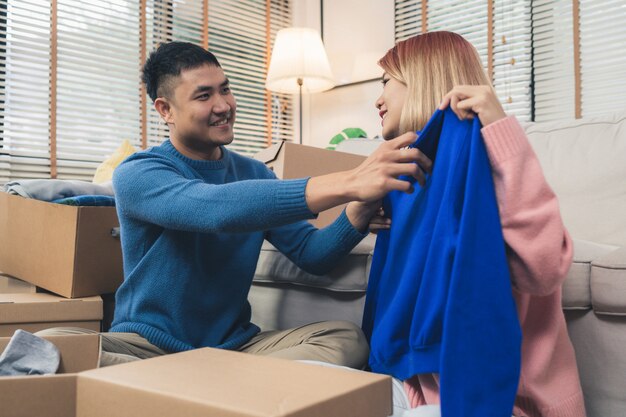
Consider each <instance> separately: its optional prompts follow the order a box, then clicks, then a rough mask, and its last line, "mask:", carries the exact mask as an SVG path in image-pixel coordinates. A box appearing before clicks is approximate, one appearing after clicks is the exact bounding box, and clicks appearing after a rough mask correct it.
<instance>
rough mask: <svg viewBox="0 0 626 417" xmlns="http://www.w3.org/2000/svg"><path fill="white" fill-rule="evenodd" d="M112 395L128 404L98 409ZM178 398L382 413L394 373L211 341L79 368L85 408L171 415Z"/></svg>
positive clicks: (242, 406) (247, 407)
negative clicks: (234, 348)
mask: <svg viewBox="0 0 626 417" xmlns="http://www.w3.org/2000/svg"><path fill="white" fill-rule="evenodd" d="M120 396H121V397H120ZM112 398H115V400H116V401H117V402H119V403H121V404H124V407H111V408H109V409H107V410H101V411H98V409H99V408H102V407H98V405H99V404H104V403H106V402H107V401H109V400H111V399H112ZM173 404H175V408H176V410H177V411H176V414H177V415H201V414H203V415H219V416H250V417H256V416H283V417H288V416H292V417H295V416H302V417H304V416H313V415H314V416H325V417H340V416H341V417H344V416H360V417H382V416H387V415H389V414H390V412H391V408H392V407H391V379H390V378H389V377H388V376H385V375H379V374H373V373H369V372H361V371H353V370H345V369H337V368H329V367H324V366H317V365H311V364H305V363H299V362H295V361H290V360H285V359H276V358H270V357H266V356H257V355H251V354H247V353H240V352H232V351H226V350H222V349H210V348H204V349H197V350H192V351H188V352H182V353H176V354H172V355H166V356H161V357H157V358H152V359H147V360H143V361H138V362H131V363H128V364H123V365H117V366H111V367H107V368H100V369H96V370H92V371H87V372H83V373H80V374H79V375H78V415H79V416H82V415H89V416H93V417H95V416H105V415H106V416H107V417H122V416H128V417H130V416H131V415H132V416H136V417H140V416H151V417H165V416H169V415H170V414H168V413H171V412H172V408H173ZM82 413H84V414H82Z"/></svg>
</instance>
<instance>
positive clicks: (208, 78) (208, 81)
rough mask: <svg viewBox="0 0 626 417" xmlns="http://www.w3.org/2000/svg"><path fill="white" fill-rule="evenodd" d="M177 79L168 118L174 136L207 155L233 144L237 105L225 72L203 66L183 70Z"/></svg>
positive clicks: (191, 148) (210, 66)
mask: <svg viewBox="0 0 626 417" xmlns="http://www.w3.org/2000/svg"><path fill="white" fill-rule="evenodd" d="M174 82H175V84H174V87H173V93H172V98H171V100H169V102H170V106H171V114H170V118H169V120H168V121H167V122H168V125H169V127H170V133H171V136H172V139H175V140H178V141H180V142H181V143H182V144H183V145H184V146H185V147H187V148H188V149H189V150H193V151H195V152H200V153H208V154H212V153H213V152H214V151H215V149H216V148H217V147H218V146H219V145H228V144H229V143H231V142H232V141H233V124H234V123H235V110H236V108H237V104H236V102H235V97H234V96H233V94H232V92H231V90H230V85H229V83H228V79H227V78H226V75H225V74H224V71H223V70H222V69H221V68H220V67H217V66H212V65H203V66H201V67H198V68H193V69H189V70H184V71H181V74H180V76H179V77H177V79H176V80H175V81H174Z"/></svg>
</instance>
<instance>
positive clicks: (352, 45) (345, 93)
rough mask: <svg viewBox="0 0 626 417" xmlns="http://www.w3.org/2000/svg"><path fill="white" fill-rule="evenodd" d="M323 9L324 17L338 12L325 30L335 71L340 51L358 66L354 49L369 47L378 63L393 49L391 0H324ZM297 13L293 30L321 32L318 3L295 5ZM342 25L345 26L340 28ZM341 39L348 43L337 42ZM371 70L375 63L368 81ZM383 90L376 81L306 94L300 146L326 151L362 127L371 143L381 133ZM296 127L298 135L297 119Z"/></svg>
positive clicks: (304, 0) (303, 0)
mask: <svg viewBox="0 0 626 417" xmlns="http://www.w3.org/2000/svg"><path fill="white" fill-rule="evenodd" d="M324 7H325V8H326V10H325V13H324V14H325V15H326V16H328V14H329V12H335V11H337V12H338V13H335V14H333V15H332V16H330V17H327V18H326V22H325V27H324V31H325V34H324V35H325V36H324V38H325V41H327V42H328V41H332V42H333V43H332V44H331V45H327V48H328V49H329V51H330V52H331V53H330V54H329V58H330V60H331V66H333V59H332V57H333V56H335V57H336V56H337V55H336V53H337V51H341V50H342V49H345V54H346V56H350V55H353V56H354V60H355V61H356V60H357V59H358V57H357V55H356V54H355V49H356V48H362V45H368V46H369V47H371V48H372V50H373V51H374V55H376V57H374V56H372V57H371V59H372V60H373V61H374V62H375V61H376V60H377V59H378V58H380V57H381V56H382V55H383V54H384V52H385V51H386V50H387V49H389V48H391V47H392V46H393V41H394V34H393V2H390V1H388V0H325V2H324ZM330 7H332V9H331V8H330ZM293 12H294V19H293V23H294V26H296V27H310V28H314V29H316V30H320V22H321V16H320V15H321V13H320V0H294V1H293ZM329 22H330V23H329ZM341 22H347V23H346V24H341ZM329 25H331V26H329ZM351 25H352V26H351ZM355 25H356V26H355ZM338 39H341V40H343V41H344V42H340V43H338V42H337V41H338ZM333 54H335V55H333ZM370 55H371V54H370ZM368 59H369V57H368ZM335 61H337V59H335ZM371 67H372V65H371V64H369V65H368V67H367V71H368V72H369V74H370V76H371V75H372V69H371ZM363 68H365V66H364V67H363ZM381 74H382V70H380V73H377V68H374V75H373V76H376V77H378V76H380V75H381ZM337 76H338V77H339V76H341V77H343V78H342V80H340V82H345V81H346V79H345V74H344V73H341V74H338V75H337ZM348 81H349V80H348ZM381 91H382V85H381V83H380V82H379V80H375V81H370V82H367V83H363V84H356V85H348V86H339V87H335V88H334V89H332V90H329V91H326V92H323V93H316V94H310V95H305V96H304V97H303V112H302V114H303V116H302V119H303V123H302V130H303V135H302V137H303V138H302V139H303V140H302V142H303V143H304V144H305V145H311V146H317V147H321V148H323V147H326V145H327V144H328V142H329V141H330V139H331V138H332V137H333V136H334V135H336V134H337V133H339V132H340V131H341V130H342V129H344V128H346V127H360V128H361V129H363V130H365V131H366V132H367V134H368V137H370V138H373V137H374V136H376V135H378V134H380V118H379V117H378V111H377V110H376V108H375V107H374V102H375V101H376V99H377V98H378V96H379V95H380V93H381ZM295 105H296V106H297V100H295ZM296 117H297V114H296ZM294 123H295V126H296V131H297V126H298V125H297V123H298V120H295V122H294ZM296 141H297V138H296Z"/></svg>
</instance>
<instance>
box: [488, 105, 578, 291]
mask: <svg viewBox="0 0 626 417" xmlns="http://www.w3.org/2000/svg"><path fill="white" fill-rule="evenodd" d="M482 134H483V138H484V141H485V145H486V147H487V153H488V155H489V160H490V161H491V166H492V171H493V178H494V185H495V190H496V198H497V200H498V207H499V212H500V220H501V222H502V232H503V234H504V240H505V242H506V245H507V248H506V250H507V258H508V262H509V268H510V271H511V279H512V280H513V282H512V283H513V286H514V287H515V288H516V289H517V290H519V291H521V292H524V293H529V294H533V295H539V296H541V295H548V294H550V293H552V292H554V291H555V290H556V289H557V288H558V287H559V286H560V285H561V284H562V282H563V280H564V279H565V276H566V274H567V271H568V269H569V266H570V264H571V260H572V252H573V250H572V242H571V239H570V237H569V234H568V233H567V230H566V229H565V226H564V225H563V222H562V220H561V215H560V212H559V204H558V201H557V197H556V195H555V194H554V192H553V191H552V189H551V188H550V186H549V185H548V183H547V182H546V179H545V178H544V176H543V172H542V170H541V166H540V165H539V160H538V159H537V156H536V155H535V153H534V151H533V149H532V147H531V146H530V143H529V141H528V138H527V137H526V134H525V133H524V130H523V129H522V127H521V126H520V124H519V123H518V122H517V119H515V117H513V116H510V117H506V118H504V119H502V120H499V121H497V122H495V123H492V124H490V125H488V126H486V127H484V128H483V129H482Z"/></svg>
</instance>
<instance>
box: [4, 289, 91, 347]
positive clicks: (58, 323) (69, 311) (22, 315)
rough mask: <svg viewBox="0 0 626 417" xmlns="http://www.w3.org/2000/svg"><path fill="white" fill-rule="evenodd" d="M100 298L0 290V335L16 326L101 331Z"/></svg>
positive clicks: (10, 331) (16, 327)
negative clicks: (71, 297) (64, 296)
mask: <svg viewBox="0 0 626 417" xmlns="http://www.w3.org/2000/svg"><path fill="white" fill-rule="evenodd" d="M101 320H102V298H100V297H99V296H96V297H88V298H74V299H68V298H63V297H58V296H56V295H52V294H43V293H37V294H0V337H3V336H13V333H15V330H17V329H22V330H26V331H27V332H31V333H34V332H38V331H39V330H43V329H49V328H51V327H66V326H67V327H80V328H83V329H90V330H95V331H100V326H101V324H100V321H101Z"/></svg>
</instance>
